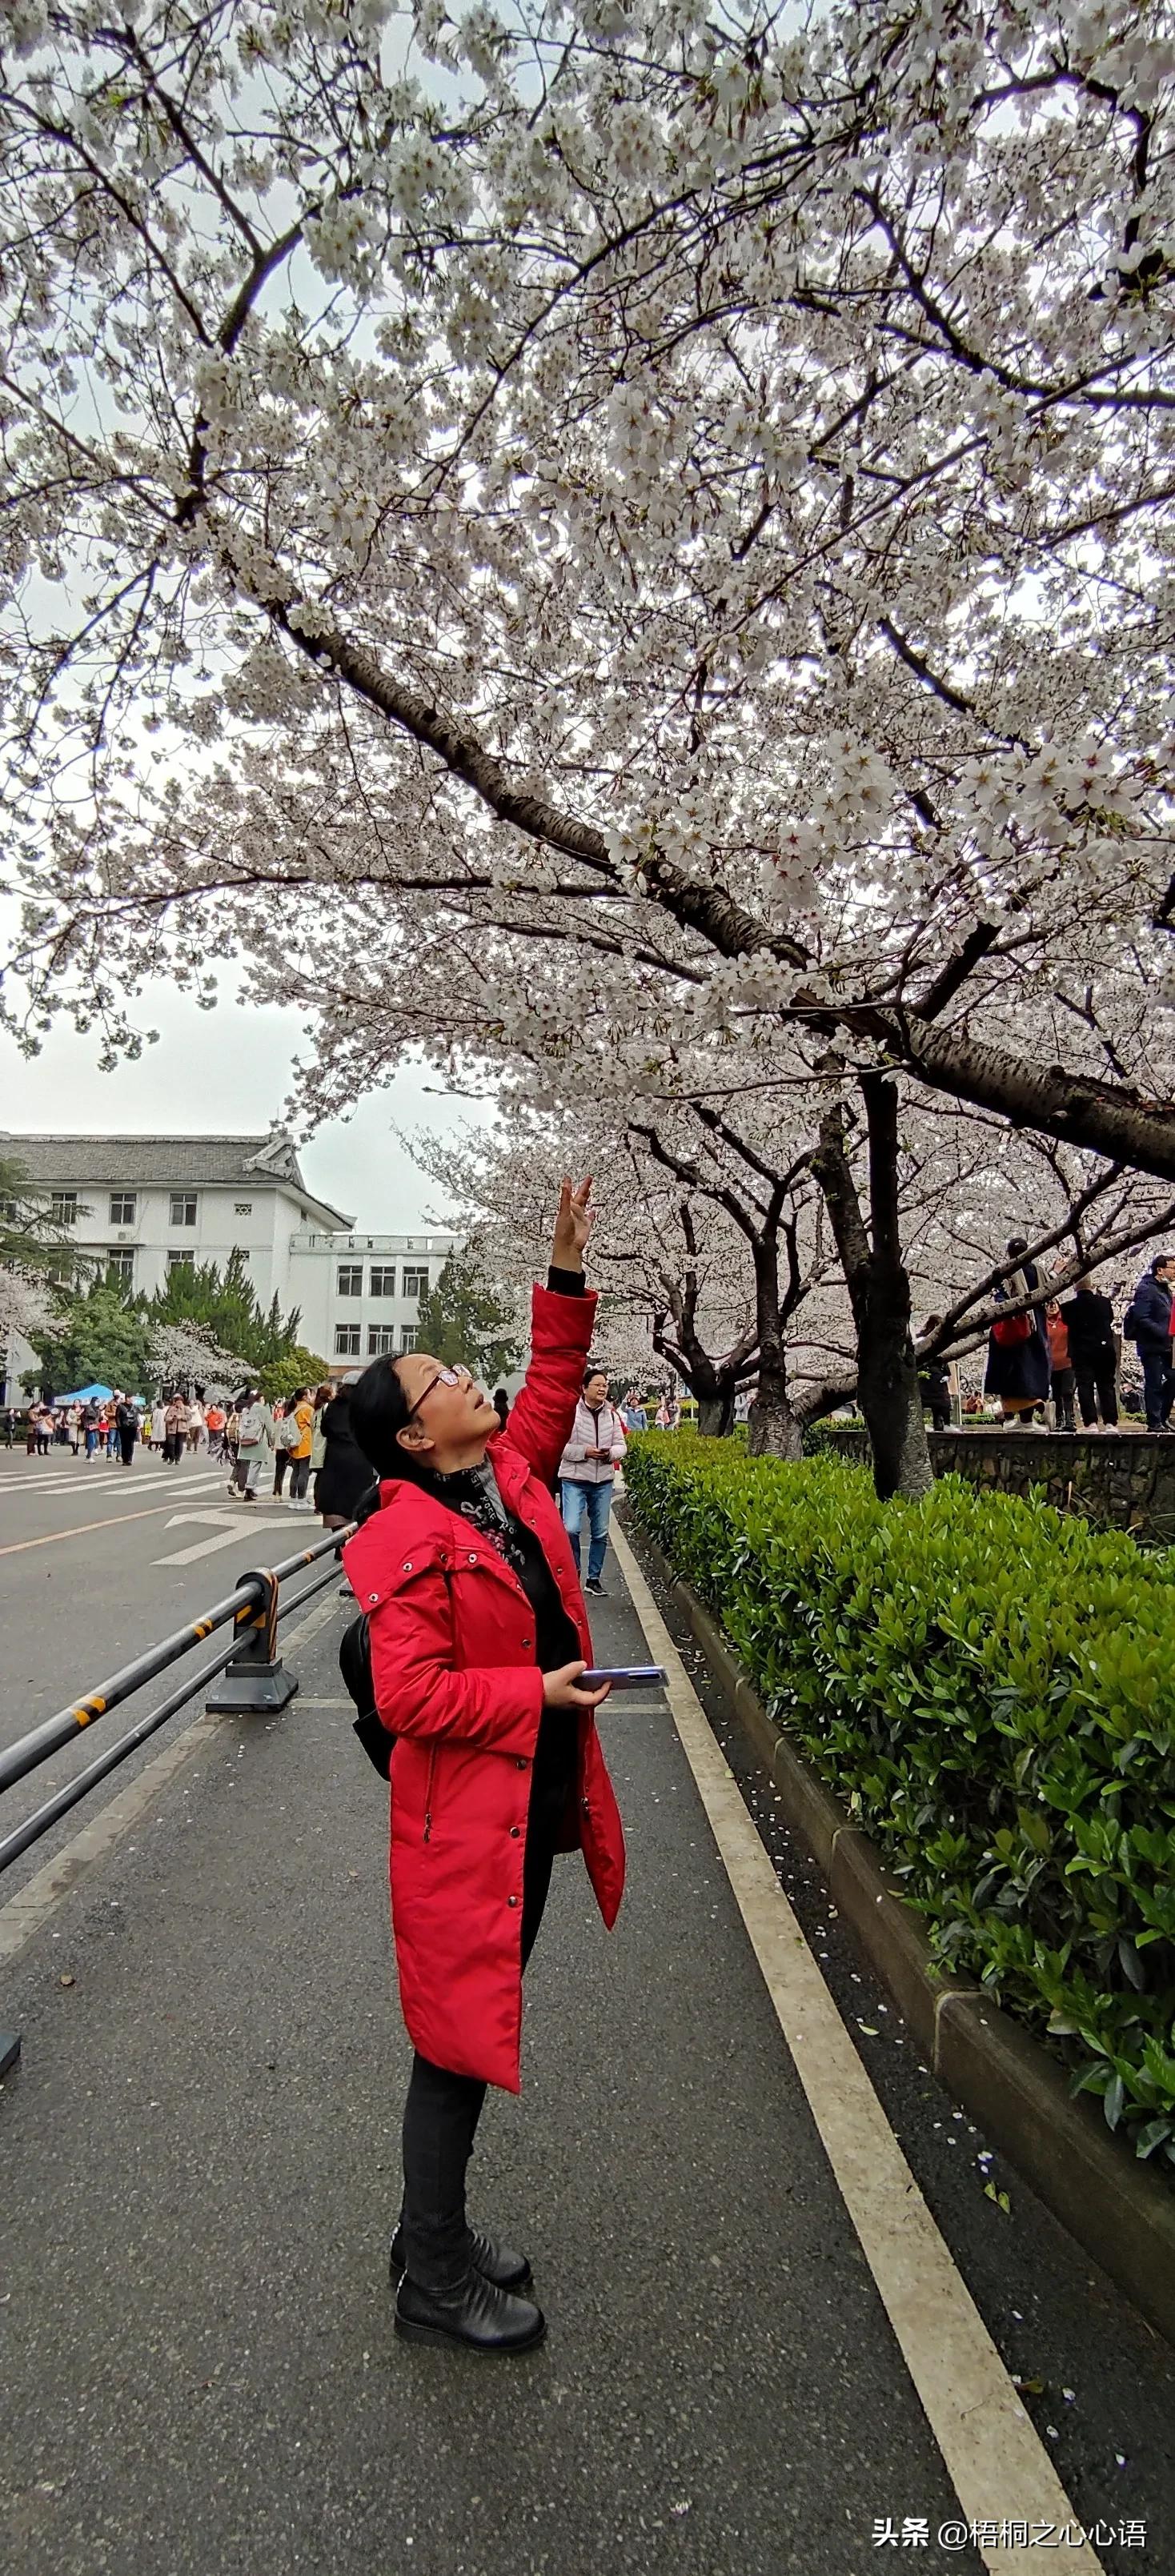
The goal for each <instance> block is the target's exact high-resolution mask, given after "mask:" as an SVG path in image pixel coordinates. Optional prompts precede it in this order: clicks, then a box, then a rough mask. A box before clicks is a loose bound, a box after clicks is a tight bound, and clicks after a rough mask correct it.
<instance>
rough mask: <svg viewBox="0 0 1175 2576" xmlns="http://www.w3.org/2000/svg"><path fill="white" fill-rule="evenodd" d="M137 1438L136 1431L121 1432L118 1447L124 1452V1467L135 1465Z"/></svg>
mask: <svg viewBox="0 0 1175 2576" xmlns="http://www.w3.org/2000/svg"><path fill="white" fill-rule="evenodd" d="M137 1438H138V1433H137V1432H135V1431H120V1432H119V1435H118V1445H119V1448H120V1449H121V1451H122V1463H123V1466H124V1467H130V1466H132V1465H133V1463H134V1455H135V1441H136V1440H137Z"/></svg>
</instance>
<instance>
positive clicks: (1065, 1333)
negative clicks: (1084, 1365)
mask: <svg viewBox="0 0 1175 2576" xmlns="http://www.w3.org/2000/svg"><path fill="white" fill-rule="evenodd" d="M1044 1328H1045V1331H1046V1333H1047V1334H1048V1343H1049V1367H1050V1369H1051V1371H1052V1390H1053V1420H1054V1424H1055V1427H1056V1429H1057V1430H1058V1431H1076V1429H1077V1419H1076V1415H1075V1413H1074V1410H1073V1397H1074V1393H1075V1389H1076V1383H1077V1381H1076V1378H1075V1377H1074V1374H1073V1361H1072V1357H1071V1354H1070V1350H1069V1327H1068V1325H1067V1323H1066V1321H1065V1317H1064V1313H1063V1311H1062V1308H1061V1304H1060V1300H1059V1298H1056V1297H1050V1299H1049V1302H1048V1304H1047V1306H1046V1307H1045V1310H1044Z"/></svg>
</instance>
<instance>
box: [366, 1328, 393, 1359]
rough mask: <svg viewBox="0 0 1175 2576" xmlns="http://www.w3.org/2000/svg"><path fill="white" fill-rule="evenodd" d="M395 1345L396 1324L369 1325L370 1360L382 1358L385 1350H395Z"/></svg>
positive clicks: (368, 1348) (368, 1347) (368, 1354)
mask: <svg viewBox="0 0 1175 2576" xmlns="http://www.w3.org/2000/svg"><path fill="white" fill-rule="evenodd" d="M395 1347H396V1328H395V1325H394V1324H369V1325H368V1327H367V1356H368V1359H369V1360H378V1359H382V1358H383V1355H384V1353H385V1351H394V1350H395Z"/></svg>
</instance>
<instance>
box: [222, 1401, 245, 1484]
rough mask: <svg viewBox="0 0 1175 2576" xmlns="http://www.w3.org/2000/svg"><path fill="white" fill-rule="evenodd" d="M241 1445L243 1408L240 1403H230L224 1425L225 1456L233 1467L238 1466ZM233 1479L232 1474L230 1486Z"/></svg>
mask: <svg viewBox="0 0 1175 2576" xmlns="http://www.w3.org/2000/svg"><path fill="white" fill-rule="evenodd" d="M240 1446H241V1408H240V1406H239V1404H232V1405H230V1406H229V1410H228V1416H227V1419H226V1421H225V1426H224V1454H225V1457H226V1458H227V1459H228V1460H229V1462H230V1465H231V1466H233V1467H235V1466H236V1463H237V1458H238V1455H239V1453H240ZM232 1481H233V1480H232V1477H231V1475H230V1477H229V1484H230V1487H231V1485H232Z"/></svg>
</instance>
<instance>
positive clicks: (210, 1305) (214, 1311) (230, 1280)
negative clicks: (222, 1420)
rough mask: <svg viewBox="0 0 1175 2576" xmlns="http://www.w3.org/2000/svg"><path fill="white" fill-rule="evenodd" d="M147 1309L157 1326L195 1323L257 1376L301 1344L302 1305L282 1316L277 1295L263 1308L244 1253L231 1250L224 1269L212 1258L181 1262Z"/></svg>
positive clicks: (169, 1272)
mask: <svg viewBox="0 0 1175 2576" xmlns="http://www.w3.org/2000/svg"><path fill="white" fill-rule="evenodd" d="M146 1311H147V1314H148V1315H149V1317H150V1320H151V1322H152V1323H155V1324H194V1325H196V1326H197V1327H198V1328H199V1330H200V1332H201V1333H202V1335H203V1336H204V1338H205V1339H207V1340H209V1341H212V1342H215V1343H216V1344H217V1345H218V1346H219V1347H220V1349H222V1350H225V1351H235V1352H237V1353H238V1354H239V1356H240V1360H241V1362H242V1364H243V1366H244V1367H245V1368H248V1369H253V1370H254V1371H255V1372H256V1374H257V1375H258V1377H260V1376H261V1375H262V1373H263V1372H264V1371H265V1370H267V1369H273V1368H274V1367H275V1366H276V1365H277V1364H278V1362H280V1361H283V1360H286V1359H288V1358H289V1357H290V1356H291V1354H292V1353H295V1352H296V1351H297V1350H298V1348H299V1343H298V1326H299V1324H300V1322H301V1313H300V1310H299V1308H298V1307H297V1306H294V1307H292V1308H291V1310H290V1312H289V1314H288V1315H283V1314H282V1311H281V1307H280V1304H279V1302H278V1299H277V1298H276V1296H275V1297H274V1298H273V1300H272V1303H271V1304H270V1305H269V1306H268V1307H267V1308H264V1309H263V1308H262V1307H261V1306H260V1305H259V1304H258V1301H257V1291H256V1289H255V1288H254V1286H253V1282H252V1280H251V1279H250V1277H249V1272H248V1266H247V1263H246V1260H245V1256H244V1254H243V1252H240V1251H233V1252H231V1253H230V1254H229V1257H228V1260H227V1261H226V1263H225V1265H224V1269H223V1270H220V1269H218V1267H217V1265H216V1263H215V1262H214V1261H206V1262H193V1263H192V1264H191V1265H190V1266H189V1264H188V1263H186V1262H177V1264H176V1266H175V1268H174V1269H173V1270H169V1271H168V1274H167V1279H166V1282H165V1284H164V1286H163V1287H162V1288H160V1289H158V1290H157V1291H156V1294H155V1295H154V1297H152V1298H151V1299H150V1301H149V1304H148V1306H147V1309H146ZM294 1383H295V1385H297V1384H299V1383H300V1380H298V1379H295V1381H294Z"/></svg>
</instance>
